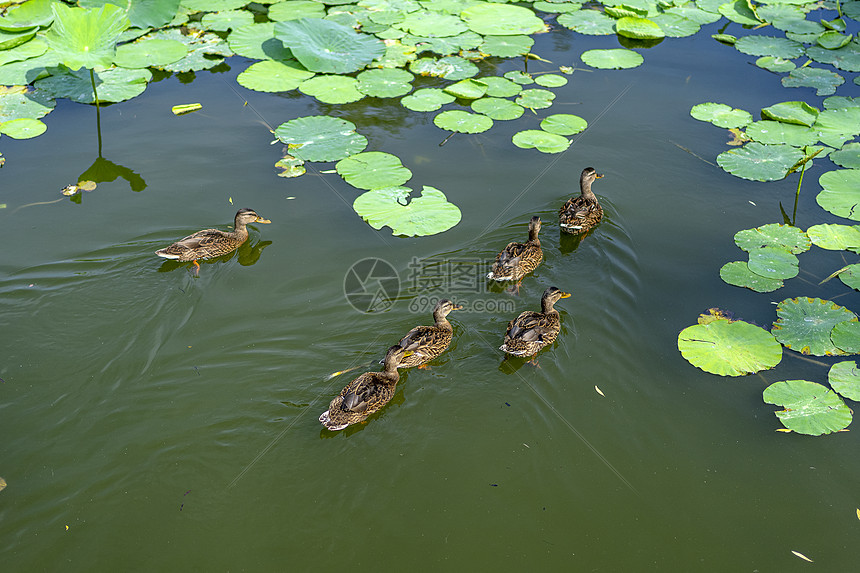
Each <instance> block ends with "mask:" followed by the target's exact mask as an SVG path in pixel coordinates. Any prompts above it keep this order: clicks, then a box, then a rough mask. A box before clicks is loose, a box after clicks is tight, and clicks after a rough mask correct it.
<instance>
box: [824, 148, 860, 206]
mask: <svg viewBox="0 0 860 573" xmlns="http://www.w3.org/2000/svg"><path fill="white" fill-rule="evenodd" d="M829 157H830V161H832V162H833V163H835V164H836V165H838V166H839V167H845V168H846V169H860V143H846V144H845V145H843V146H842V149H840V150H839V151H834V152H833V153H831V154H830V156H829ZM819 204H820V203H819Z"/></svg>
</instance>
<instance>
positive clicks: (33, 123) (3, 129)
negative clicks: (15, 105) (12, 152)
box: [0, 117, 48, 139]
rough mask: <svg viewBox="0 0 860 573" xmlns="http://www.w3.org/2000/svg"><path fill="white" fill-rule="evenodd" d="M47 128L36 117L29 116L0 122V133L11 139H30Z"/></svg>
mask: <svg viewBox="0 0 860 573" xmlns="http://www.w3.org/2000/svg"><path fill="white" fill-rule="evenodd" d="M47 129H48V126H47V125H45V124H44V123H42V122H41V121H39V120H38V119H33V118H29V117H24V118H21V119H13V120H12V121H4V122H3V123H0V133H2V134H4V135H8V136H9V137H11V138H12V139H31V138H33V137H36V136H39V135H42V134H43V133H45V130H47Z"/></svg>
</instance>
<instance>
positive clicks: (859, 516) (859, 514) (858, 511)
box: [857, 509, 860, 519]
mask: <svg viewBox="0 0 860 573" xmlns="http://www.w3.org/2000/svg"><path fill="white" fill-rule="evenodd" d="M857 519H860V509H858V510H857Z"/></svg>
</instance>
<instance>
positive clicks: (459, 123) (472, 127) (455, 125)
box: [433, 109, 493, 133]
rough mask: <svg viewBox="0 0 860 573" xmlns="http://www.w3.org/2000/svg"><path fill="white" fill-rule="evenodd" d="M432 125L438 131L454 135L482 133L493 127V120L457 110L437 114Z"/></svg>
mask: <svg viewBox="0 0 860 573" xmlns="http://www.w3.org/2000/svg"><path fill="white" fill-rule="evenodd" d="M433 123H434V124H436V127H438V128H440V129H444V130H447V131H454V132H456V133H482V132H484V131H487V130H488V129H490V128H491V127H493V120H492V119H490V118H489V117H487V116H485V115H481V114H478V113H469V112H468V111H462V110H458V109H455V110H450V111H443V112H442V113H439V114H437V115H436V117H434V118H433Z"/></svg>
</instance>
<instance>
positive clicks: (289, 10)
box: [266, 0, 325, 22]
mask: <svg viewBox="0 0 860 573" xmlns="http://www.w3.org/2000/svg"><path fill="white" fill-rule="evenodd" d="M266 16H267V17H268V18H269V20H271V21H273V22H286V21H288V20H298V19H299V18H323V17H324V16H325V6H324V5H323V3H322V2H311V1H310V0H290V1H289V2H277V3H275V4H272V5H271V6H270V7H269V11H268V13H267V14H266Z"/></svg>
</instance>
